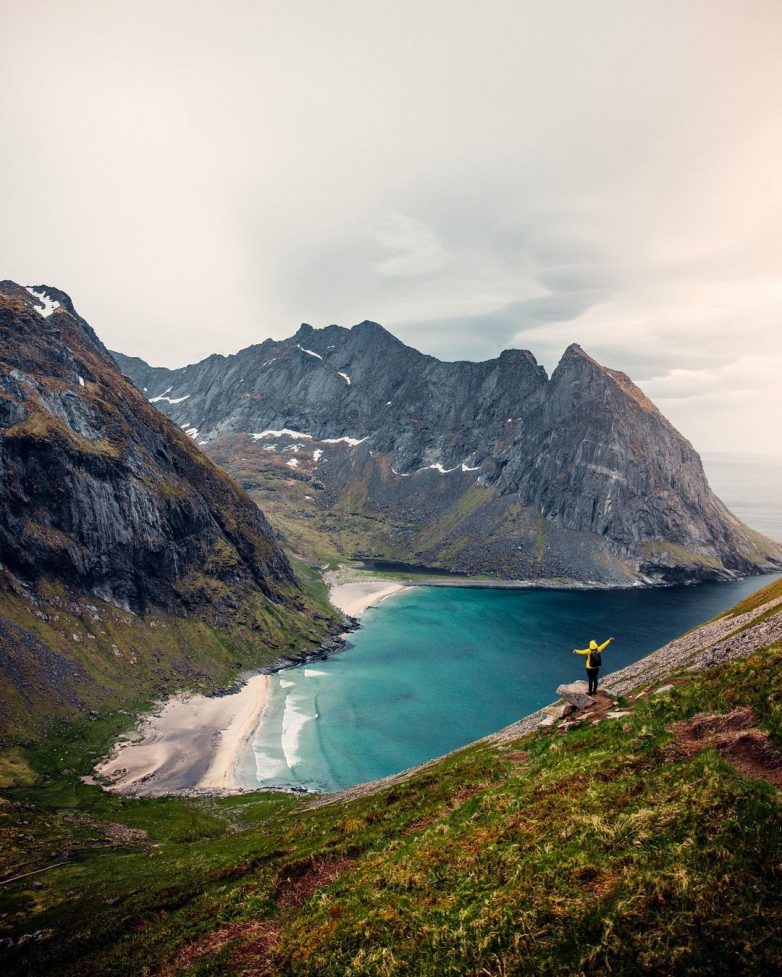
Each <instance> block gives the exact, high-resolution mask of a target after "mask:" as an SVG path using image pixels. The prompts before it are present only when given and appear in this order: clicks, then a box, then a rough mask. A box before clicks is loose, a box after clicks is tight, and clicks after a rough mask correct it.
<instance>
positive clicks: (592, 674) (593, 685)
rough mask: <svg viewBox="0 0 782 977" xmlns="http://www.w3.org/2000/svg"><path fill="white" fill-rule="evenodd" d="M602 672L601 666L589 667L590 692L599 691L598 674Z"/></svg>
mask: <svg viewBox="0 0 782 977" xmlns="http://www.w3.org/2000/svg"><path fill="white" fill-rule="evenodd" d="M599 672H600V669H599V668H588V669H587V678H588V679H589V694H590V695H591V694H592V693H593V692H597V676H598V673H599Z"/></svg>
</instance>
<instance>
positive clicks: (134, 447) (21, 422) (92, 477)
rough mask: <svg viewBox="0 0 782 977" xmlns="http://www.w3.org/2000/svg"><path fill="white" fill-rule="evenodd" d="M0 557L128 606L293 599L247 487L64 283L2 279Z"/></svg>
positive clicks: (291, 583) (180, 607) (29, 573)
mask: <svg viewBox="0 0 782 977" xmlns="http://www.w3.org/2000/svg"><path fill="white" fill-rule="evenodd" d="M0 368H1V371H2V372H0V471H2V485H1V486H0V563H2V567H3V568H4V570H5V571H6V572H9V573H10V574H12V575H13V576H15V577H17V578H19V579H20V580H22V581H26V582H32V583H35V582H37V581H39V580H41V579H46V580H50V581H58V582H62V583H64V584H65V585H66V586H67V587H68V588H71V589H73V590H75V591H76V592H79V593H83V594H93V595H96V596H98V597H102V598H104V599H107V600H110V601H112V602H113V603H115V604H117V605H119V606H121V607H125V608H128V609H130V610H133V611H136V612H143V611H145V610H146V609H147V608H148V607H150V606H153V607H158V608H164V609H166V610H171V611H174V612H181V611H209V612H211V611H213V610H215V609H217V610H219V611H220V613H222V614H224V615H228V616H230V615H231V614H233V613H234V612H235V611H236V610H237V609H238V608H239V607H240V605H241V603H242V600H243V599H244V598H245V597H246V596H248V595H251V594H261V595H263V596H264V597H265V598H266V599H268V600H270V601H272V602H282V603H286V602H287V603H290V602H291V601H292V600H295V596H296V591H297V584H296V578H295V575H294V573H293V570H292V569H291V566H290V563H289V562H288V559H287V558H286V556H285V554H284V553H283V552H282V550H281V549H280V547H279V545H278V544H277V542H276V541H275V538H274V534H273V532H272V530H271V528H270V526H269V524H268V523H267V521H266V519H265V518H264V516H263V514H262V513H261V512H260V510H259V509H258V508H257V506H256V505H255V504H254V503H253V502H252V500H251V499H250V498H249V497H248V496H247V495H246V494H245V493H244V492H243V491H242V490H241V489H240V488H239V487H238V486H237V485H236V484H235V483H234V482H232V480H231V479H230V478H229V477H228V476H227V475H226V474H225V473H224V472H223V471H222V470H221V469H219V468H218V467H217V466H215V465H214V464H213V463H212V462H211V461H210V460H209V459H208V458H207V457H206V456H205V455H204V454H203V452H202V451H201V450H200V449H199V448H198V447H197V446H196V445H195V444H194V443H193V441H192V439H190V438H188V437H187V436H186V435H184V434H183V433H182V432H181V431H180V430H179V428H178V427H177V426H176V425H175V424H173V423H172V422H171V421H170V420H168V418H166V417H164V416H163V415H162V414H160V413H159V412H158V411H156V410H155V409H154V407H153V406H152V405H150V404H149V403H148V401H147V399H146V398H145V397H143V396H141V395H140V394H139V392H138V391H137V390H136V388H135V387H133V386H132V385H131V384H130V383H129V382H128V381H127V380H125V379H124V378H123V377H122V375H121V374H120V373H119V371H118V370H117V368H116V364H115V363H114V361H113V359H112V358H111V356H110V355H109V354H108V353H107V351H106V350H105V349H104V347H103V346H102V344H101V343H100V341H99V340H98V338H97V336H96V335H95V333H94V332H93V330H92V329H91V328H90V327H89V325H88V324H87V323H86V322H85V321H84V320H83V319H82V318H81V317H80V316H79V315H78V314H77V313H76V311H75V309H74V307H73V304H72V303H71V300H70V299H69V298H68V296H67V295H66V294H65V293H64V292H60V291H58V290H57V289H53V288H48V287H44V286H41V287H40V288H38V289H36V290H34V291H31V290H28V289H25V288H21V287H19V286H18V285H15V284H14V283H12V282H3V283H0Z"/></svg>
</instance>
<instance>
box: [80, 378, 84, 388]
mask: <svg viewBox="0 0 782 977" xmlns="http://www.w3.org/2000/svg"><path fill="white" fill-rule="evenodd" d="M79 386H80V387H83V386H84V377H79Z"/></svg>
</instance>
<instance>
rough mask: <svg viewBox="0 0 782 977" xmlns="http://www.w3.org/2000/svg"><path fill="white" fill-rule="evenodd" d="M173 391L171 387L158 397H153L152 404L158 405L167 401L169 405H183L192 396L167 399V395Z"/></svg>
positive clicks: (186, 395)
mask: <svg viewBox="0 0 782 977" xmlns="http://www.w3.org/2000/svg"><path fill="white" fill-rule="evenodd" d="M170 391H171V387H169V388H168V390H166V391H165V392H164V393H162V394H160V395H159V396H158V397H151V398H150V401H149V402H150V404H157V403H158V402H159V401H161V400H165V402H166V403H167V404H181V403H182V402H183V401H185V400H187V399H188V397H189V396H190V394H185V395H184V397H167V396H166V394H167V393H169V392H170Z"/></svg>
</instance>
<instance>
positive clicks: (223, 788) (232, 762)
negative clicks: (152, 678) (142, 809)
mask: <svg viewBox="0 0 782 977" xmlns="http://www.w3.org/2000/svg"><path fill="white" fill-rule="evenodd" d="M268 694H269V677H268V676H267V675H253V676H252V677H251V678H249V679H248V680H247V683H246V684H245V685H244V686H242V688H241V689H240V690H239V691H238V692H235V693H232V694H230V695H224V696H219V697H210V696H205V695H177V696H174V697H173V698H171V699H169V700H168V701H167V702H166V703H165V704H164V705H163V706H162V708H161V710H160V712H159V713H157V714H156V715H154V716H150V717H148V718H146V719H144V720H143V721H142V723H141V726H140V734H141V736H140V739H139V740H138V741H136V742H130V743H124V744H120V745H119V746H118V747H117V748H116V749H115V751H114V753H113V754H112V755H111V757H110V758H109V759H108V760H104V761H103V762H102V763H100V764H99V765H98V766H97V767H96V773H98V774H100V775H101V776H103V777H108V778H109V779H110V780H111V781H112V786H111V788H110V789H111V790H115V791H118V792H120V793H125V794H137V795H141V794H144V795H151V794H169V793H175V792H178V791H183V790H210V791H220V792H225V793H228V792H230V791H231V790H235V789H237V787H238V784H237V783H236V780H235V777H234V771H235V769H236V764H237V761H238V759H239V755H240V753H241V751H242V748H243V746H244V744H245V743H246V742H247V740H248V739H249V737H250V736H251V735H252V734H253V732H254V730H255V728H256V727H257V725H258V723H259V721H260V718H261V715H262V714H263V710H264V708H265V706H266V702H267V699H268Z"/></svg>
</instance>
